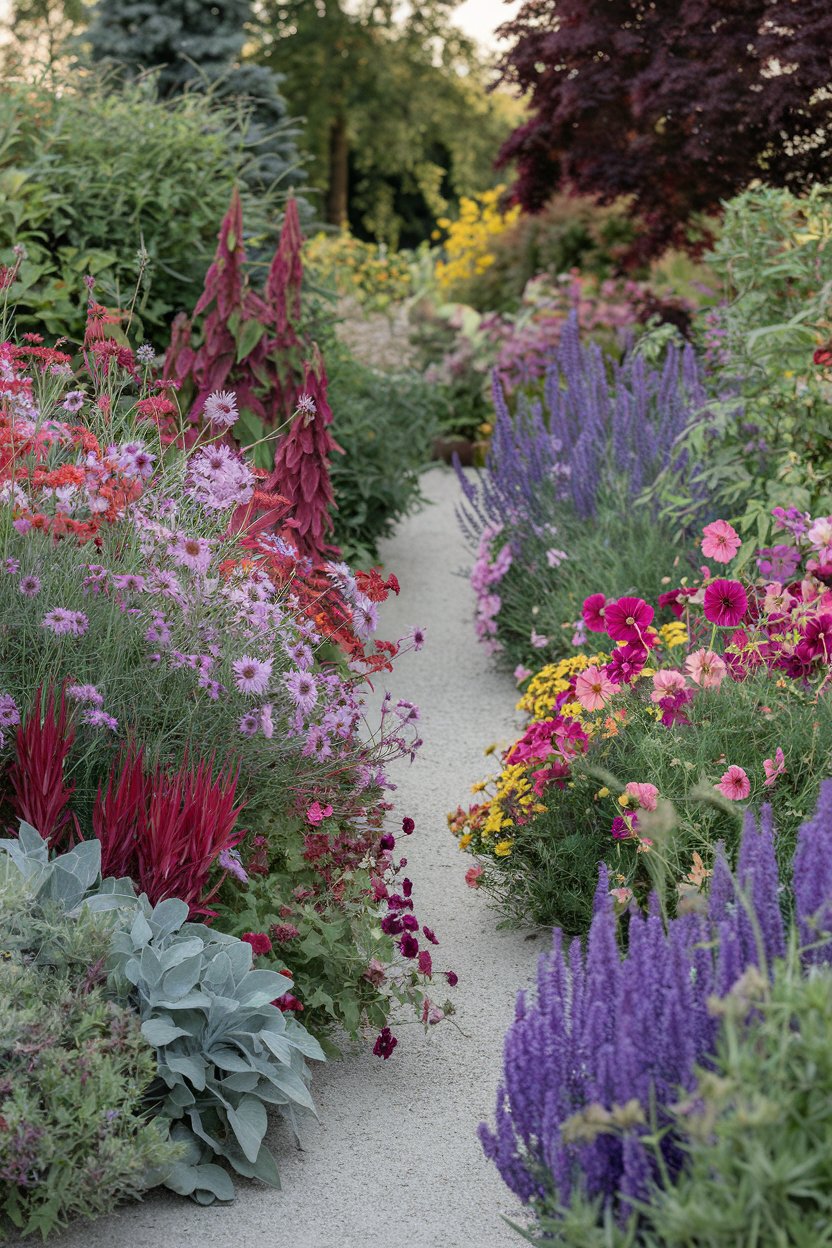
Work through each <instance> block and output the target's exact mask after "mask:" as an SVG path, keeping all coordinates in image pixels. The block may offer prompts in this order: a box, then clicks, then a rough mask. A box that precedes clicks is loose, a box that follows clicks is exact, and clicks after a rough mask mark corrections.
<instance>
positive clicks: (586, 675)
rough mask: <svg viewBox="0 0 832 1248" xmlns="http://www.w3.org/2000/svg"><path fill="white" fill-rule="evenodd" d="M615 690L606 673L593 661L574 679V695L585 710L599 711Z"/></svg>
mask: <svg viewBox="0 0 832 1248" xmlns="http://www.w3.org/2000/svg"><path fill="white" fill-rule="evenodd" d="M616 691H617V690H616V686H615V685H614V684H613V683H612V681H611V680H610V678H609V676H608V675H607V673H606V672H604V671H602V670H601V668H599V667H596V665H595V664H594V663H593V664H592V666H591V667H588V668H586V670H585V671H583V672H581V673H580V675H579V676H578V677H577V679H576V681H575V697H576V698H577V699H578V701H579V702H580V704H581V706H582V707H583V708H584V710H585V711H600V709H601V707H602V706H605V705H606V703H607V702H609V700H610V698H611V697H612V695H613V694H614V693H615V692H616Z"/></svg>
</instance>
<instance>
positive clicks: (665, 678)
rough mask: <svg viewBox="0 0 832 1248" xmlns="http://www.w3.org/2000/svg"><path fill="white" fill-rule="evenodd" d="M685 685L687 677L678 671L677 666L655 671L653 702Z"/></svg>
mask: <svg viewBox="0 0 832 1248" xmlns="http://www.w3.org/2000/svg"><path fill="white" fill-rule="evenodd" d="M684 687H685V677H684V675H683V674H682V672H679V671H677V670H676V668H675V667H671V668H663V669H661V670H660V671H658V672H654V673H653V692H652V693H651V694H650V697H651V699H652V701H653V702H661V700H662V698H666V697H667V696H668V695H669V694H672V693H675V692H676V690H677V689H684Z"/></svg>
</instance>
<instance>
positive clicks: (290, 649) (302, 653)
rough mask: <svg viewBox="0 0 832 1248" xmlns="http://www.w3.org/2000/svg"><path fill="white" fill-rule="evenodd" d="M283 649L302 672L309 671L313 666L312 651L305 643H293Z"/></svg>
mask: <svg viewBox="0 0 832 1248" xmlns="http://www.w3.org/2000/svg"><path fill="white" fill-rule="evenodd" d="M283 649H284V650H285V651H286V653H287V654H288V656H289V658H290V659H291V660H292V662H293V663H294V664H295V665H296V666H297V667H299V668H300V669H301V671H307V670H308V669H309V668H310V667H311V666H312V650H311V649H310V647H309V646H308V645H307V644H306V642H305V641H293V642H292V643H291V644H285V645H284V647H283Z"/></svg>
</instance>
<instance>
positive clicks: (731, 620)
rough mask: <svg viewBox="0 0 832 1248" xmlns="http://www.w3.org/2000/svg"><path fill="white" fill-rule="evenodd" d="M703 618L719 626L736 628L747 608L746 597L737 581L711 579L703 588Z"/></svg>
mask: <svg viewBox="0 0 832 1248" xmlns="http://www.w3.org/2000/svg"><path fill="white" fill-rule="evenodd" d="M702 609H703V611H704V612H705V619H706V620H710V622H711V623H712V624H718V625H719V627H720V628H736V627H737V625H738V624H739V623H740V622H741V621H742V619H743V618H744V616H745V613H746V611H747V610H748V597H747V596H746V592H745V590H744V589H743V587H742V585H740V583H739V581H722V580H717V581H711V583H710V585H708V586H707V587H706V589H705V600H704V603H703V608H702Z"/></svg>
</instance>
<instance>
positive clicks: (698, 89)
mask: <svg viewBox="0 0 832 1248" xmlns="http://www.w3.org/2000/svg"><path fill="white" fill-rule="evenodd" d="M500 33H502V34H503V35H504V36H506V37H507V38H508V39H510V40H511V42H512V46H511V48H510V49H509V51H508V52H507V53H506V54H505V56H504V58H503V60H502V63H501V76H502V80H503V81H504V82H506V83H509V84H512V85H515V86H518V87H520V88H521V89H522V90H523V91H526V92H529V93H530V116H529V120H528V121H527V122H526V123H525V124H524V125H523V126H521V127H520V128H519V129H517V130H515V132H514V133H513V134H512V135H511V136H510V138H509V139H508V140H507V142H506V143H505V145H504V146H503V149H502V151H501V153H500V157H499V161H500V163H501V164H503V165H504V164H506V163H508V162H510V161H516V162H517V170H518V175H517V181H516V185H515V188H514V193H515V197H516V199H517V201H518V202H519V203H521V204H522V205H523V206H524V207H525V208H526V209H528V210H530V211H532V212H533V211H536V210H537V209H539V208H541V207H542V206H543V204H544V203H545V202H546V200H547V199H548V198H549V196H550V195H551V194H552V193H553V192H554V191H556V190H573V191H575V192H578V193H582V194H588V195H593V196H595V197H597V198H598V199H599V200H600V202H602V203H610V202H612V201H613V200H615V199H617V198H618V197H619V196H630V197H632V198H631V203H632V211H633V214H634V216H636V217H637V218H638V219H639V220H640V222H641V224H642V227H643V228H642V229H641V230H640V232H639V236H638V238H637V240H636V243H635V245H634V249H633V253H632V257H631V258H632V259H640V258H647V257H649V256H652V255H655V254H657V253H659V252H660V251H662V250H663V249H664V248H665V247H667V246H669V245H677V246H684V245H687V244H688V241H689V240H688V226H689V223H690V222H691V220H692V219H693V218H694V217H695V216H696V215H697V214H712V213H715V212H718V210H719V205H720V201H721V200H724V199H727V198H729V197H731V196H732V195H734V194H736V193H737V192H738V191H740V190H742V189H743V188H744V187H745V186H747V184H748V183H749V182H750V181H751V180H752V179H753V178H756V177H761V178H764V179H765V180H766V181H767V182H769V183H771V184H774V185H777V186H786V187H789V188H791V189H795V190H799V189H800V188H801V187H802V186H804V185H805V184H806V183H807V182H809V181H811V180H813V179H815V178H824V177H828V176H829V169H830V167H832V93H830V92H829V91H828V90H825V88H828V87H829V84H830V82H832V3H830V0H526V3H525V4H523V6H522V8H521V9H520V11H519V13H518V14H517V16H516V18H514V19H513V20H512V21H510V22H507V23H506V24H505V25H504V26H503V27H502V28H501V32H500Z"/></svg>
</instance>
